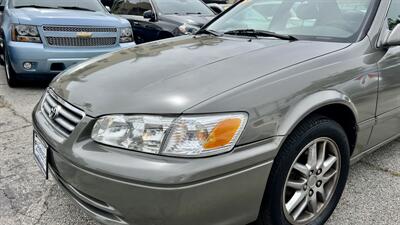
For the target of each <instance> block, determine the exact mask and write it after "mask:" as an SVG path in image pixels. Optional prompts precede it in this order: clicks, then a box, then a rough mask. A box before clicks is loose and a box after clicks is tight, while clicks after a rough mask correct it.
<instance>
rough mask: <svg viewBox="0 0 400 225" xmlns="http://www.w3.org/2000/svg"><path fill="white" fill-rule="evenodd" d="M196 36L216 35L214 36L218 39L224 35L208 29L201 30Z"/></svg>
mask: <svg viewBox="0 0 400 225" xmlns="http://www.w3.org/2000/svg"><path fill="white" fill-rule="evenodd" d="M196 34H211V35H214V36H217V37H219V36H222V34H221V33H219V32H218V31H215V30H208V29H201V30H199V31H198V32H197V33H196Z"/></svg>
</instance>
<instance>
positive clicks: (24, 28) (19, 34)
mask: <svg viewBox="0 0 400 225" xmlns="http://www.w3.org/2000/svg"><path fill="white" fill-rule="evenodd" d="M12 40H13V41H19V42H34V43H41V42H42V41H41V39H40V36H39V31H38V28H37V26H32V25H14V29H13V30H12Z"/></svg>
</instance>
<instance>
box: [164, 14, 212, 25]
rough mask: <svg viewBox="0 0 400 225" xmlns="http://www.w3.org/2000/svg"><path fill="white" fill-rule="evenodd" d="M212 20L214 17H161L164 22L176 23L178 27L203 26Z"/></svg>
mask: <svg viewBox="0 0 400 225" xmlns="http://www.w3.org/2000/svg"><path fill="white" fill-rule="evenodd" d="M213 18H214V16H205V15H163V19H164V20H165V21H169V22H172V23H176V24H178V25H181V24H185V23H187V24H190V25H193V26H197V27H202V26H204V25H205V24H206V23H208V22H209V21H211V20H212V19H213Z"/></svg>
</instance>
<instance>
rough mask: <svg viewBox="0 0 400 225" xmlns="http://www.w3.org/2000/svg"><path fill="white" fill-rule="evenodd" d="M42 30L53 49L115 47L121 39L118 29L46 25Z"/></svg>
mask: <svg viewBox="0 0 400 225" xmlns="http://www.w3.org/2000/svg"><path fill="white" fill-rule="evenodd" d="M41 29H43V34H44V36H45V39H46V41H47V44H48V45H49V46H51V47H113V46H115V45H116V44H117V41H118V38H119V33H118V28H116V27H90V26H57V25H45V26H43V27H42V28H41Z"/></svg>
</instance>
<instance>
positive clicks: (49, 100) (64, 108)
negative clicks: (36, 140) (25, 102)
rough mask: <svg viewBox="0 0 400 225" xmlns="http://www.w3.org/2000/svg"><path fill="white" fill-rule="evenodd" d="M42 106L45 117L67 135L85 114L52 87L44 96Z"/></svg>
mask: <svg viewBox="0 0 400 225" xmlns="http://www.w3.org/2000/svg"><path fill="white" fill-rule="evenodd" d="M41 108H42V112H43V114H44V117H45V118H46V119H47V120H48V121H49V122H50V124H51V125H53V126H54V127H55V128H56V129H57V130H58V131H60V132H61V133H62V134H64V135H65V136H68V135H70V134H71V133H72V131H74V129H75V127H76V126H77V125H78V124H79V122H80V121H81V120H82V119H83V117H84V116H85V113H84V112H83V111H81V110H80V109H77V108H75V107H74V106H72V105H70V104H68V103H67V102H65V101H63V100H62V99H61V98H59V97H58V96H56V95H55V94H54V93H53V91H51V90H50V89H49V90H48V91H47V93H46V94H45V96H44V98H43V101H42V105H41Z"/></svg>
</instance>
